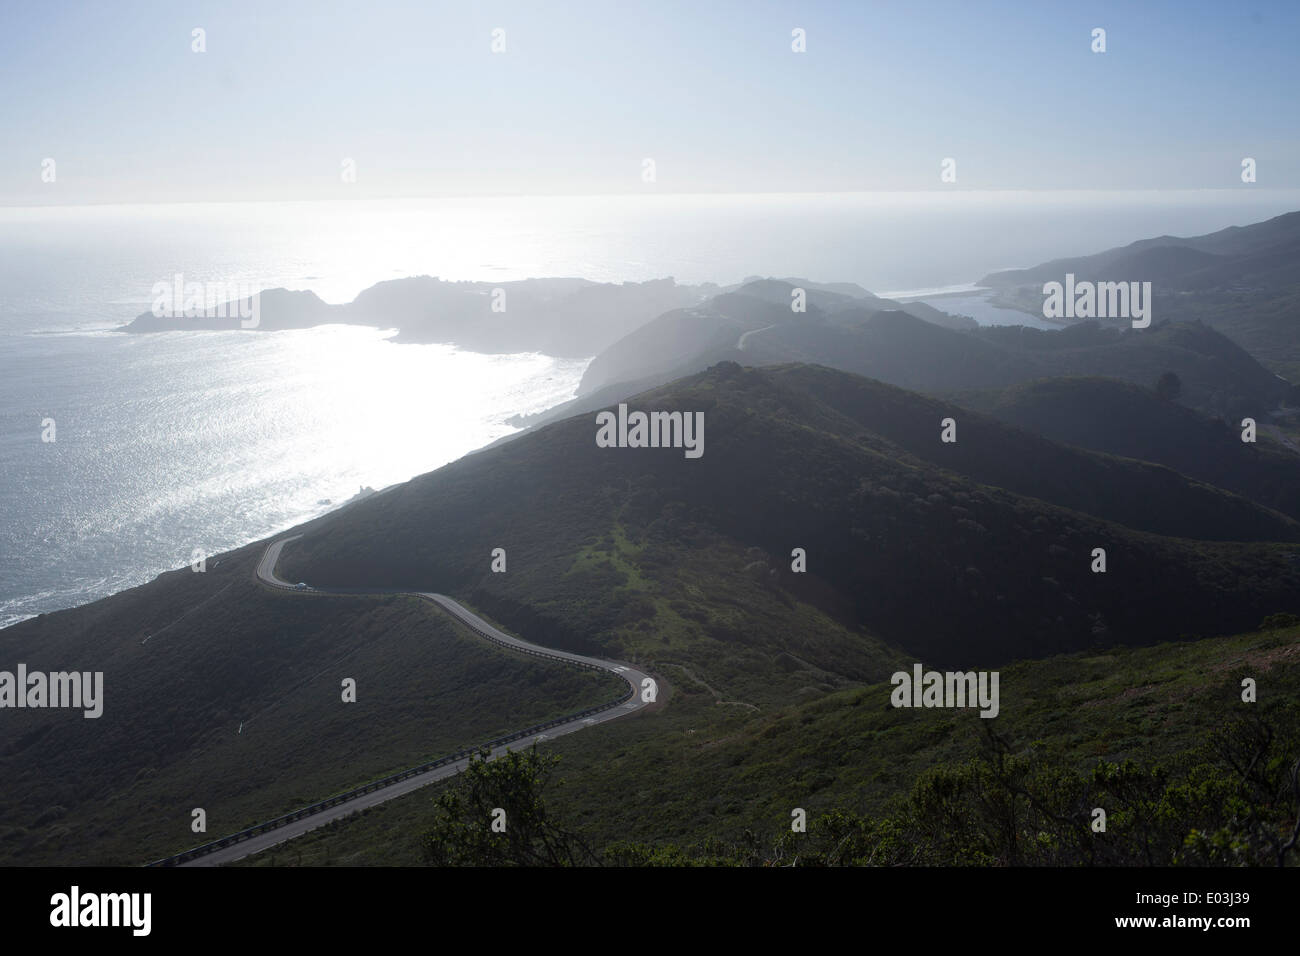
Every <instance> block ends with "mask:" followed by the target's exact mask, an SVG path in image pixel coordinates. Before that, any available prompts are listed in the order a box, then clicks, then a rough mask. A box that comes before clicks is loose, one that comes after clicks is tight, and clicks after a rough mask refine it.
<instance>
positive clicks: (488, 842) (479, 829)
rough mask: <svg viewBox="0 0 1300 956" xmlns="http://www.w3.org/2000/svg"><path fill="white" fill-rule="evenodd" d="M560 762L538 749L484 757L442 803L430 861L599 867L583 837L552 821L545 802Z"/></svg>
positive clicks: (427, 849)
mask: <svg viewBox="0 0 1300 956" xmlns="http://www.w3.org/2000/svg"><path fill="white" fill-rule="evenodd" d="M559 759H560V758H559V757H557V756H555V755H554V754H542V753H539V752H538V751H537V748H536V747H535V746H534V747H533V748H531V749H529V750H523V751H519V750H512V751H510V752H509V753H508V754H506V755H505V756H504V757H500V758H498V759H496V760H489V759H488V751H486V750H482V751H479V753H478V754H477V755H475V756H474V757H472V758H471V759H470V763H469V766H468V767H466V768H465V772H464V773H462V774H461V775H460V777H459V779H458V780H457V783H456V786H455V787H454V788H453V789H451V790H449V791H447V792H446V793H444V794H442V795H441V796H440V797H439V798H438V801H437V806H438V817H437V819H436V820H435V821H434V824H433V826H432V827H431V828H430V829H429V830H427V831H426V832H425V834H424V837H423V840H422V844H423V852H424V858H425V860H426V861H427V862H429V863H432V864H433V865H435V866H582V865H588V864H595V863H598V862H599V860H598V859H597V857H596V855H595V854H594V853H592V851H591V850H590V849H589V848H588V847H587V845H586V844H585V843H584V842H583V841H582V839H581V838H580V837H579V836H578V835H577V834H575V833H572V832H570V831H568V830H565V829H564V828H562V827H560V826H559V825H557V824H556V823H555V821H553V820H552V819H551V817H550V814H549V813H548V811H547V808H546V804H545V802H544V801H543V799H542V792H543V791H544V790H545V789H546V784H547V782H548V780H549V779H550V776H551V772H552V771H553V770H554V768H555V765H556V764H557V763H559ZM501 811H504V816H502V813H501ZM494 821H497V826H495V827H494V826H493V823H494Z"/></svg>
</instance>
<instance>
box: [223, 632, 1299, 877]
mask: <svg viewBox="0 0 1300 956" xmlns="http://www.w3.org/2000/svg"><path fill="white" fill-rule="evenodd" d="M664 672H665V673H667V672H668V671H667V668H665V671H664ZM701 676H704V677H706V678H707V679H708V680H709V681H710V683H711V684H717V685H720V689H722V690H723V691H724V692H727V691H731V690H732V689H733V688H732V687H730V686H726V685H721V681H717V680H716V679H715V678H714V677H713V675H711V674H706V675H701ZM1247 676H1249V677H1252V678H1254V679H1255V680H1257V681H1258V688H1259V702H1258V703H1255V704H1247V703H1244V702H1242V700H1241V681H1242V679H1243V678H1244V677H1247ZM1002 681H1003V683H1002V687H1003V690H1002V699H1003V710H1002V713H1001V714H1000V715H999V716H998V717H997V718H996V719H994V720H984V719H981V718H979V717H978V716H977V715H976V714H975V713H973V712H965V711H952V710H895V709H893V708H891V707H890V706H888V703H887V701H888V697H889V690H890V687H889V685H888V684H875V685H870V686H865V687H854V688H848V689H844V690H841V691H838V692H834V693H830V694H824V695H821V696H819V697H817V698H809V699H806V700H803V701H800V702H793V701H786V702H783V703H781V704H779V705H777V706H773V707H764V708H762V709H761V710H748V709H745V708H740V707H736V706H730V705H726V704H721V703H718V702H716V701H715V699H714V698H713V696H712V694H710V693H709V692H708V691H706V690H705V689H704V688H702V687H701V686H699V685H698V684H690V683H688V682H685V681H683V682H682V683H680V684H677V685H676V686H675V692H674V693H675V696H674V698H673V701H672V705H671V706H670V707H669V708H667V709H666V710H663V711H661V712H659V713H656V714H647V715H644V716H642V717H638V718H636V719H634V720H632V721H630V722H627V723H625V724H622V725H621V726H620V725H607V726H605V727H602V728H599V729H598V730H596V731H595V732H593V733H591V734H588V733H586V732H584V733H582V734H575V735H573V736H571V737H567V738H564V739H563V740H560V741H556V742H555V744H554V746H553V747H552V746H551V745H548V747H547V750H545V751H539V752H537V753H536V754H531V755H529V756H528V758H527V760H521V761H520V762H519V763H518V764H516V766H515V767H514V768H509V767H502V768H499V769H498V770H497V771H496V772H495V773H493V774H490V775H485V777H486V779H488V780H490V781H492V789H490V790H488V791H486V792H484V791H482V790H480V791H479V794H480V795H479V797H478V798H477V801H476V802H475V801H470V802H467V801H466V800H465V799H464V797H463V796H462V797H461V798H460V799H459V801H458V803H457V804H455V805H456V806H458V807H459V808H460V811H459V812H458V813H457V814H455V815H453V816H448V814H447V812H446V808H445V807H444V806H443V805H442V799H441V797H440V796H439V795H435V796H434V797H432V798H431V797H430V796H429V794H428V793H427V792H419V793H415V794H411V795H409V796H406V797H402V798H400V799H398V800H395V801H393V802H391V803H388V804H385V805H384V806H382V807H379V808H376V809H374V810H371V811H367V812H366V813H364V814H361V815H358V816H354V817H351V818H349V819H348V820H345V821H340V822H339V823H337V824H334V825H332V826H331V827H329V828H327V829H326V830H324V831H322V832H319V833H314V834H309V835H307V836H305V837H302V838H299V839H297V840H294V841H293V842H291V843H290V844H287V845H286V846H284V847H280V848H277V849H275V850H273V851H271V852H269V853H268V854H266V855H264V856H262V857H260V858H254V859H252V860H249V861H247V863H248V864H249V865H286V864H319V863H339V864H348V865H357V864H362V865H375V864H392V863H406V864H419V863H422V862H438V861H446V860H448V859H449V858H451V857H454V858H455V859H456V860H457V861H458V862H462V863H473V862H476V861H477V862H485V861H486V858H485V857H484V856H481V855H477V854H478V853H479V852H480V848H479V847H477V846H476V844H477V843H478V842H479V841H481V840H483V839H484V835H485V834H486V833H487V832H488V826H487V819H488V813H490V808H491V807H496V806H502V805H503V804H502V802H500V801H501V800H503V799H505V797H498V796H495V795H496V794H516V795H518V794H524V795H526V799H523V800H522V802H523V803H524V804H525V805H527V806H529V807H533V808H534V810H533V811H531V818H532V819H538V818H541V819H544V820H545V821H546V823H547V826H548V828H549V830H548V832H549V833H550V834H551V836H552V838H553V839H557V840H561V841H565V840H567V841H568V842H567V845H568V846H570V847H571V848H573V849H574V851H575V853H574V856H575V858H577V859H578V861H579V862H591V861H592V858H593V857H594V858H595V860H598V861H599V862H603V863H605V864H625V865H669V864H672V865H700V864H723V865H789V864H796V865H854V864H868V865H898V864H912V865H917V864H957V865H1038V864H1051V865H1136V866H1150V865H1162V864H1172V865H1206V864H1208V865H1240V864H1252V865H1263V866H1274V865H1277V863H1278V862H1279V858H1281V859H1283V860H1285V862H1286V863H1287V864H1288V865H1292V866H1294V865H1296V863H1297V862H1300V854H1298V852H1297V850H1296V848H1295V847H1294V846H1292V847H1291V848H1290V849H1286V847H1287V845H1288V844H1289V843H1290V841H1291V839H1292V837H1293V835H1294V832H1295V826H1296V823H1297V819H1298V818H1300V794H1297V791H1296V789H1295V787H1296V781H1295V776H1294V775H1295V773H1296V770H1297V760H1300V726H1298V723H1297V717H1298V716H1300V712H1298V707H1300V629H1298V628H1297V626H1296V623H1294V622H1293V623H1291V624H1290V625H1288V626H1287V627H1286V629H1283V630H1272V631H1264V632H1257V633H1251V634H1243V635H1239V636H1234V637H1229V638H1219V639H1214V640H1203V641H1198V642H1195V643H1191V644H1182V645H1168V644H1165V645H1160V646H1157V647H1152V648H1143V649H1130V648H1114V649H1111V650H1109V651H1106V652H1103V653H1087V654H1076V655H1070V656H1064V657H1055V658H1050V659H1047V660H1043V661H1026V662H1022V663H1018V664H1015V665H1012V666H1010V667H1008V668H1005V669H1003V671H1002ZM715 689H719V688H717V687H715ZM551 753H555V754H556V755H558V757H559V758H560V760H561V763H560V764H559V768H560V769H562V771H563V777H562V779H561V778H560V777H557V776H554V770H555V769H556V768H555V766H554V765H553V764H552V760H553V758H552V757H551V756H549V754H551ZM548 776H549V779H547V778H548ZM444 786H445V787H446V788H447V790H450V791H455V790H456V789H457V788H458V786H459V785H458V784H457V783H448V784H446V785H444ZM515 799H520V798H519V797H518V796H516V797H515ZM479 806H482V807H484V808H486V811H487V812H484V810H480V809H471V808H472V807H479ZM796 807H798V808H803V809H805V810H806V811H807V819H808V831H807V833H805V834H796V833H792V832H791V828H790V824H791V811H792V809H794V808H796ZM1096 807H1101V808H1102V809H1104V810H1105V811H1106V818H1107V819H1106V831H1105V832H1104V833H1095V832H1093V830H1092V828H1091V824H1092V822H1093V815H1092V811H1093V809H1094V808H1096ZM539 808H540V809H539ZM525 819H528V818H525ZM451 820H454V821H456V822H457V824H458V828H453V827H450V826H448V825H447V824H448V823H449V821H451ZM521 822H523V821H521ZM529 832H530V831H529V828H527V827H524V828H523V829H521V831H520V833H519V834H518V836H519V838H520V839H529V838H528V837H527V834H528V833H529ZM430 836H435V837H436V839H437V841H438V842H439V843H440V844H441V846H440V847H439V848H438V849H437V851H436V854H435V855H434V856H432V857H431V856H429V855H428V854H429V851H430V849H431V848H430V846H429V838H430ZM492 862H497V863H500V862H525V860H524V859H523V858H521V857H515V858H511V857H509V856H505V857H501V856H495V857H492ZM532 862H536V860H535V858H533V860H532Z"/></svg>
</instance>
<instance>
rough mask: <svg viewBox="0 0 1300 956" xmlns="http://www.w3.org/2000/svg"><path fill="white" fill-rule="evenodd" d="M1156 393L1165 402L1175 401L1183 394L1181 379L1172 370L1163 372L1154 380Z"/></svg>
mask: <svg viewBox="0 0 1300 956" xmlns="http://www.w3.org/2000/svg"><path fill="white" fill-rule="evenodd" d="M1156 394H1157V395H1159V396H1160V397H1161V398H1163V399H1164V400H1165V401H1167V402H1172V401H1176V400H1177V398H1178V396H1179V395H1181V394H1183V380H1182V379H1180V378H1179V377H1178V376H1177V375H1176V374H1175V373H1173V372H1165V373H1164V374H1163V375H1161V376H1160V378H1159V379H1157V380H1156Z"/></svg>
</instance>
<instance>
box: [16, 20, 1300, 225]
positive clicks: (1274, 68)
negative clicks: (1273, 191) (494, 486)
mask: <svg viewBox="0 0 1300 956" xmlns="http://www.w3.org/2000/svg"><path fill="white" fill-rule="evenodd" d="M1095 28H1102V29H1104V30H1105V31H1106V35H1105V40H1106V51H1105V52H1104V53H1096V52H1093V49H1092V46H1093V43H1094V40H1093V30H1094V29H1095ZM1298 28H1300V3H1295V2H1283V0H1268V2H1253V0H1232V2H1222V3H1206V2H1185V0H1180V2H1142V0H1122V2H1116V3H1089V2H1058V0H1032V2H1025V3H998V2H978V3H976V2H961V0H958V2H924V0H916V2H898V0H891V2H868V0H859V2H843V3H830V2H827V3H811V2H809V3H792V2H782V3H776V2H760V0H754V2H730V0H711V2H707V3H702V2H694V3H691V2H682V3H676V2H660V3H654V4H648V3H633V2H623V0H617V2H604V3H585V2H563V3H539V2H536V0H529V2H523V3H494V2H465V3H457V4H450V3H438V2H436V0H419V2H410V3H406V2H386V0H368V2H364V3H336V2H327V0H309V2H277V3H271V2H266V0H262V2H242V0H223V2H208V3H202V2H185V0H166V2H156V3H155V2H132V0H120V2H111V3H103V2H88V3H71V2H59V0H49V2H44V3H20V2H18V0H0V91H2V94H3V95H0V130H2V131H3V135H2V136H0V204H4V205H45V204H52V203H53V204H80V203H112V202H182V201H217V202H224V201H240V200H265V199H277V200H292V199H332V198H339V199H351V198H381V197H404V196H459V195H520V194H527V195H570V194H605V193H644V192H648V191H661V192H673V193H677V192H687V193H692V192H710V193H747V192H839V191H859V190H933V189H962V190H970V189H1016V190H1024V189H1029V190H1039V189H1043V190H1046V189H1242V188H1250V185H1248V184H1244V183H1242V182H1241V163H1242V160H1243V158H1246V157H1250V158H1253V159H1255V161H1256V176H1257V182H1256V184H1255V185H1257V186H1258V187H1259V188H1261V189H1262V188H1294V187H1297V186H1300V123H1297V119H1300V107H1298V106H1297V96H1296V90H1297V89H1300V57H1297V56H1296V54H1295V38H1296V36H1297V35H1300V30H1298ZM196 29H202V30H203V31H204V36H203V41H204V46H205V50H204V52H195V51H194V49H193V46H194V44H195V40H194V33H193V31H194V30H196ZM796 29H800V30H803V31H804V34H805V37H806V51H805V52H800V53H797V52H794V51H793V50H792V43H793V40H792V31H794V30H796ZM494 30H500V31H503V33H502V34H497V37H498V45H500V42H501V40H502V39H503V40H504V50H503V51H501V52H493V49H492V47H493V31H494ZM948 158H951V159H953V160H955V164H954V166H953V167H950V168H951V169H953V171H955V181H954V182H943V181H942V179H941V173H942V171H943V167H942V162H943V160H944V159H948ZM47 160H53V161H54V162H53V165H52V167H51V166H50V164H48V163H46V161H47ZM347 160H350V161H351V167H350V168H351V170H352V171H354V173H355V175H354V177H353V181H348V177H347V176H346V175H345V173H346V172H347V167H346V165H345V161H347ZM647 160H651V161H653V173H654V176H653V181H647V178H646V169H647V166H646V161H647ZM51 168H52V170H53V181H45V179H48V178H49V174H48V173H46V175H45V177H44V178H43V170H48V169H51Z"/></svg>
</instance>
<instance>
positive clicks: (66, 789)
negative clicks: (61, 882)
mask: <svg viewBox="0 0 1300 956" xmlns="http://www.w3.org/2000/svg"><path fill="white" fill-rule="evenodd" d="M260 552H261V547H260V546H257V547H253V548H246V549H243V550H242V551H239V552H234V553H232V554H230V555H226V556H224V558H223V559H222V561H221V563H220V565H218V566H215V567H213V566H212V563H211V562H210V564H209V570H208V572H207V573H205V574H194V573H192V572H191V571H189V570H188V569H185V570H182V571H178V572H172V573H170V574H166V575H163V576H162V577H161V578H159V579H158V580H156V581H154V582H152V583H150V584H148V585H145V586H143V587H140V588H136V589H133V590H131V591H128V592H125V593H123V594H120V595H117V596H115V597H113V598H110V599H107V600H104V601H99V602H96V603H95V604H91V605H88V606H86V607H83V608H77V609H74V610H70V611H63V612H59V613H57V614H49V615H43V616H42V617H40V618H37V619H35V620H33V621H30V622H25V623H23V624H20V625H17V626H15V627H12V628H8V629H6V630H5V631H4V632H3V633H2V634H0V660H3V661H4V662H5V666H6V667H8V668H10V669H12V667H13V666H14V665H15V664H16V663H17V662H19V661H22V662H24V663H26V664H27V665H28V666H29V668H30V669H41V670H55V669H68V668H72V667H75V668H77V669H84V670H102V671H104V672H105V677H104V684H105V690H104V696H105V699H106V702H105V707H104V714H103V716H102V717H100V718H99V719H97V720H87V719H84V718H83V717H81V715H80V713H79V712H70V711H66V710H58V711H51V710H45V711H34V710H13V711H6V713H5V720H4V721H3V723H0V775H2V776H3V779H4V781H5V784H4V788H3V808H2V810H0V860H3V862H5V863H8V864H39V863H74V862H83V863H119V864H120V863H127V864H130V863H141V862H145V861H146V860H149V859H153V858H157V857H160V856H164V855H166V854H168V853H171V852H175V851H177V850H180V849H183V848H185V847H187V846H192V845H194V844H196V843H199V842H202V840H203V839H205V837H204V836H202V835H199V834H194V833H192V832H191V831H190V828H189V824H190V811H191V809H192V808H194V807H202V808H204V809H205V810H206V811H207V818H208V836H207V838H210V837H212V836H217V835H221V834H224V833H228V832H231V831H234V830H237V829H240V828H242V827H244V826H246V825H248V824H251V823H253V822H257V821H258V820H264V819H267V818H270V817H272V816H276V815H278V814H280V813H283V812H285V811H287V810H290V809H293V808H295V807H298V806H302V805H304V804H307V803H311V802H314V801H315V800H319V799H321V798H323V797H325V796H327V795H329V794H331V793H335V792H338V791H341V790H345V789H347V788H349V787H352V786H355V785H357V784H360V783H363V782H365V781H367V780H371V779H374V778H376V777H379V776H382V775H384V774H385V773H389V772H392V771H394V770H397V769H400V768H403V767H406V766H411V765H413V764H416V763H419V762H421V761H422V760H427V759H431V758H433V757H435V756H438V755H441V754H443V753H447V752H449V751H452V750H455V749H458V748H459V747H461V746H464V745H467V744H471V743H474V742H477V741H480V740H485V739H490V738H492V737H494V736H497V735H498V734H501V733H504V732H506V731H509V730H516V729H519V728H520V727H524V726H527V725H529V724H531V723H535V722H540V721H542V720H546V719H549V718H551V717H554V716H558V715H560V714H563V713H569V712H571V711H574V710H579V709H581V708H583V707H586V706H590V705H591V704H593V703H597V702H599V701H603V700H605V699H607V698H609V697H610V696H612V695H613V694H614V693H616V692H617V690H618V688H619V687H620V686H621V684H620V682H618V681H617V680H616V679H615V678H613V677H610V676H608V675H598V674H595V673H592V672H587V671H579V670H577V669H574V668H568V667H564V666H562V665H549V664H541V663H538V662H535V661H532V660H530V659H527V658H523V657H521V656H518V655H510V654H507V653H506V652H504V651H500V650H498V649H495V648H494V647H492V646H491V645H488V644H486V643H485V642H483V641H481V640H479V639H477V638H475V637H473V636H471V635H470V634H469V632H468V631H467V630H465V629H464V628H461V627H459V626H457V625H455V624H453V623H452V622H451V621H450V619H449V618H448V617H447V616H446V615H445V614H443V613H442V612H440V611H438V610H436V609H435V608H433V607H431V606H429V605H428V604H426V603H424V602H421V601H418V600H416V599H412V598H398V597H391V598H376V597H325V596H307V597H304V596H301V595H290V594H283V593H277V592H273V591H270V590H267V589H265V588H262V587H260V586H258V585H257V584H255V583H254V582H253V580H252V577H251V575H252V568H253V565H254V564H255V563H256V560H257V557H258V555H260ZM172 622H174V623H172ZM168 624H171V626H170V627H168V626H167V625H168ZM149 634H152V635H153V636H152V637H150V638H149V639H148V641H147V642H146V643H144V644H142V643H141V640H142V639H143V638H144V637H145V636H146V635H149ZM344 677H352V678H354V679H355V680H356V681H357V702H356V703H351V704H344V703H342V701H341V690H340V682H341V680H342V679H343V678H344ZM241 722H243V725H244V726H243V731H242V733H240V732H238V729H239V726H240V723H241Z"/></svg>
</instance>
